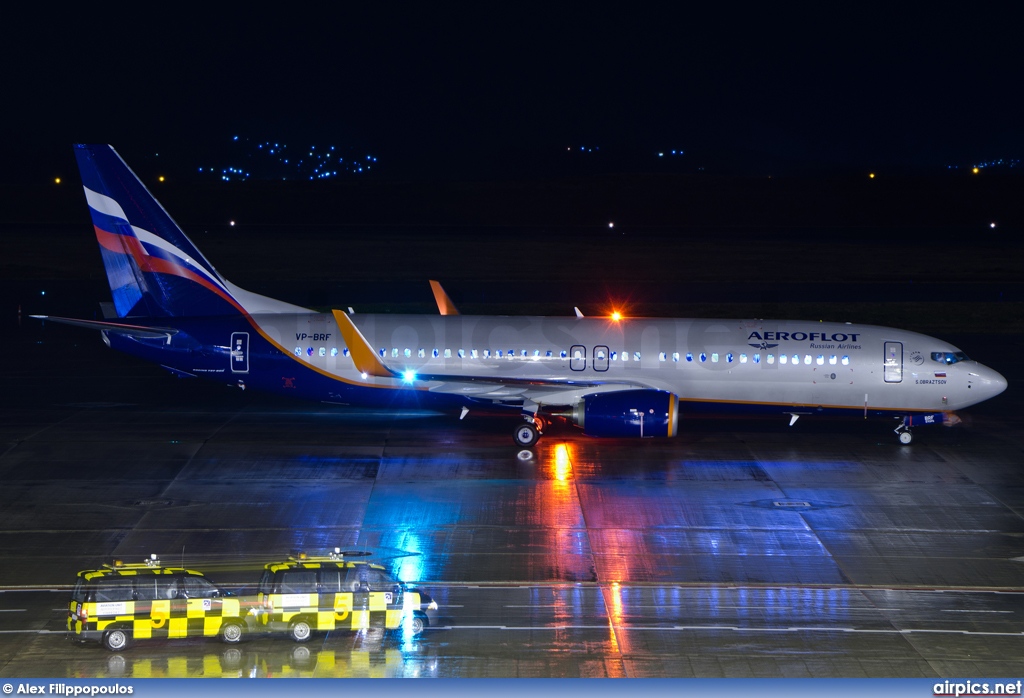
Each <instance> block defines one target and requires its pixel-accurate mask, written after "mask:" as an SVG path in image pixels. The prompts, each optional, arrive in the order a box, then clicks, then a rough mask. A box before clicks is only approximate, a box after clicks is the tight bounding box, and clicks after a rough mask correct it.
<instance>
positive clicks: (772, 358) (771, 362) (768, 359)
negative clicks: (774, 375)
mask: <svg viewBox="0 0 1024 698" xmlns="http://www.w3.org/2000/svg"><path fill="white" fill-rule="evenodd" d="M782 356H785V354H783V355H782ZM767 361H768V363H769V364H773V363H775V354H769V355H768V358H767Z"/></svg>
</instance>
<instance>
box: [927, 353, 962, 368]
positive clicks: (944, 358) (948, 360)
mask: <svg viewBox="0 0 1024 698" xmlns="http://www.w3.org/2000/svg"><path fill="white" fill-rule="evenodd" d="M932 361H938V362H939V363H940V364H947V365H948V364H955V363H957V362H958V361H970V359H968V358H967V354H965V353H963V352H962V351H933V352H932Z"/></svg>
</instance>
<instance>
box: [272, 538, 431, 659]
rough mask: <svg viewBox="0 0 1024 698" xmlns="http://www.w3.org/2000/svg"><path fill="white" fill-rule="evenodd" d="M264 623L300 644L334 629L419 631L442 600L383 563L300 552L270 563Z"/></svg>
mask: <svg viewBox="0 0 1024 698" xmlns="http://www.w3.org/2000/svg"><path fill="white" fill-rule="evenodd" d="M257 602H258V604H259V607H260V613H259V618H260V623H261V624H262V625H263V626H264V627H265V628H266V630H268V631H276V632H285V633H287V634H288V636H289V637H291V638H292V639H293V640H294V641H296V642H305V641H306V640H309V638H310V637H311V636H312V634H313V633H314V632H317V631H329V630H362V629H367V628H383V629H385V630H399V629H407V630H408V631H409V632H410V633H411V634H413V635H416V634H419V633H420V632H422V631H423V630H425V629H426V628H427V627H429V626H430V625H431V622H432V620H434V621H436V611H437V603H436V602H435V601H434V600H433V599H431V598H430V596H429V595H427V594H426V593H425V592H423V591H420V590H419V589H411V588H409V587H407V585H406V584H404V583H403V582H401V581H399V580H397V579H395V578H394V577H393V576H391V575H390V574H389V573H388V571H387V570H386V569H385V568H384V567H383V566H381V565H377V564H374V563H371V562H367V561H365V560H351V559H345V555H344V554H343V553H342V552H341V550H340V549H338V548H335V549H334V552H333V553H330V554H329V555H326V556H320V557H311V556H307V555H306V554H304V553H299V554H298V555H296V556H294V557H289V558H288V559H287V560H286V561H284V562H273V563H269V564H267V565H266V566H265V567H264V570H263V576H262V577H261V579H260V583H259V589H258V595H257Z"/></svg>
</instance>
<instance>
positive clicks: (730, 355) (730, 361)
mask: <svg viewBox="0 0 1024 698" xmlns="http://www.w3.org/2000/svg"><path fill="white" fill-rule="evenodd" d="M725 362H726V363H728V364H731V363H732V353H729V354H726V355H725Z"/></svg>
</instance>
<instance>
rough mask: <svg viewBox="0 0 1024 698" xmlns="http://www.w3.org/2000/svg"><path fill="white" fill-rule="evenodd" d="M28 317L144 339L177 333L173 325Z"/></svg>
mask: <svg viewBox="0 0 1024 698" xmlns="http://www.w3.org/2000/svg"><path fill="white" fill-rule="evenodd" d="M29 317H34V318H36V319H37V320H49V321H50V322H59V323H60V324H62V325H73V326H74V327H85V328H86V329H90V330H101V331H103V332H113V333H114V334H123V335H127V336H129V337H139V338H144V339H167V340H168V341H170V338H171V337H172V336H173V335H176V334H178V330H177V329H175V328H173V327H142V326H139V325H127V324H125V323H121V322H101V321H99V320H79V319H78V318H70V317H55V316H53V315H30V316H29Z"/></svg>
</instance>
